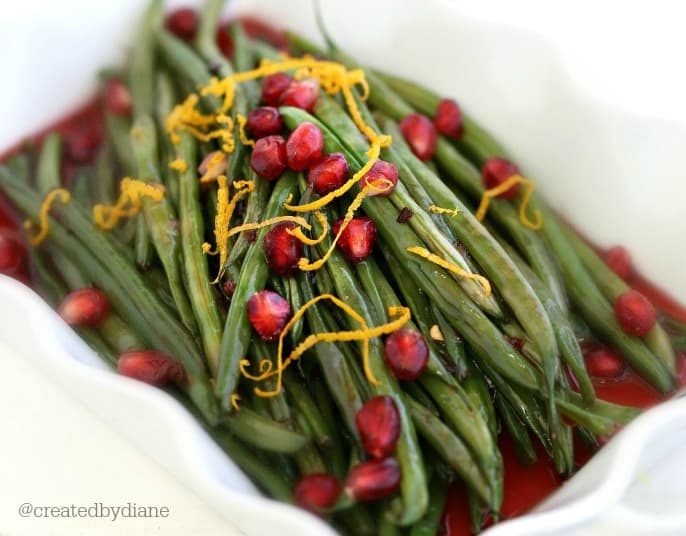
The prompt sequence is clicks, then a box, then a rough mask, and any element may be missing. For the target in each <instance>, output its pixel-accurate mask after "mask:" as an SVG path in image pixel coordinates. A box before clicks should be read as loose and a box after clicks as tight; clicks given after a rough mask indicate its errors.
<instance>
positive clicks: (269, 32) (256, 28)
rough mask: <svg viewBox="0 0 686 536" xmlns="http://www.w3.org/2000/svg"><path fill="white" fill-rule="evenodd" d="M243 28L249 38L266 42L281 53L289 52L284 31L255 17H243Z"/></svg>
mask: <svg viewBox="0 0 686 536" xmlns="http://www.w3.org/2000/svg"><path fill="white" fill-rule="evenodd" d="M241 26H243V30H244V31H245V33H246V34H247V35H248V37H252V38H253V39H259V40H261V41H266V42H267V43H269V44H270V45H272V46H273V47H274V48H278V49H279V50H281V51H288V39H287V38H286V34H285V32H284V31H283V30H279V29H277V28H274V26H271V25H270V24H267V23H265V22H262V21H261V20H259V19H255V18H253V17H241Z"/></svg>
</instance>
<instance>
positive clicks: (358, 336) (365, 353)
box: [240, 294, 411, 398]
mask: <svg viewBox="0 0 686 536" xmlns="http://www.w3.org/2000/svg"><path fill="white" fill-rule="evenodd" d="M325 299H327V300H330V301H332V302H333V303H334V304H335V305H336V306H338V307H339V308H340V309H342V310H343V311H344V312H345V313H346V314H348V315H349V316H351V317H352V318H353V319H354V320H355V321H356V322H358V323H359V324H360V329H359V330H352V331H336V332H324V333H313V334H311V335H308V336H307V337H306V338H305V340H304V341H302V342H300V343H299V344H298V345H297V346H296V347H295V348H294V349H293V351H292V352H291V354H290V355H289V356H288V358H286V359H285V360H284V359H283V341H284V339H285V337H286V335H287V334H288V333H289V331H290V330H291V329H292V328H293V326H294V325H295V324H296V323H297V322H298V321H299V320H300V319H301V318H302V317H303V315H304V314H305V313H306V312H307V310H308V309H309V308H310V307H311V306H313V305H315V304H316V303H317V302H319V301H322V300H325ZM388 315H389V317H397V318H396V319H395V320H392V321H390V322H388V323H386V324H382V325H380V326H376V327H373V328H369V327H368V326H367V324H366V322H365V321H364V319H363V318H362V316H360V315H359V314H358V313H357V312H356V311H355V310H354V309H352V308H351V307H350V306H349V305H347V304H346V303H345V302H343V301H341V300H340V299H338V298H337V297H336V296H333V295H331V294H322V295H320V296H316V297H315V298H312V299H311V300H309V301H308V302H307V303H305V304H304V305H303V306H302V307H301V308H300V309H299V310H298V311H297V312H296V313H295V314H294V315H293V317H292V318H291V319H290V320H289V321H288V323H287V324H286V326H284V329H283V331H282V332H281V335H280V336H279V345H278V350H277V365H276V370H274V367H273V364H272V362H271V360H269V359H263V360H261V361H260V364H259V371H260V374H259V375H252V374H250V373H249V372H248V371H247V367H249V366H250V361H249V360H247V359H243V360H241V363H240V370H241V373H242V374H243V376H245V377H246V378H248V379H251V380H254V381H262V380H265V379H267V378H270V377H272V376H276V377H277V380H276V387H275V388H274V390H272V391H263V390H262V389H260V388H259V387H256V388H255V394H257V395H258V396H261V397H265V398H266V397H273V396H276V395H278V394H279V393H280V392H281V383H282V376H283V371H284V370H285V369H286V368H287V367H288V366H289V365H290V364H291V363H293V362H294V361H296V360H298V359H299V358H300V356H302V354H304V353H305V352H306V351H307V350H309V349H310V348H312V347H313V346H314V345H316V344H317V343H319V342H349V341H362V348H363V349H362V360H363V364H364V373H365V376H366V378H367V380H368V381H369V382H370V383H372V384H374V385H381V383H380V382H379V381H378V380H376V379H375V378H374V375H373V373H372V370H371V365H370V363H369V339H371V338H373V337H380V336H381V335H387V334H389V333H392V332H394V331H396V330H398V329H400V328H401V327H402V326H403V325H405V324H406V323H407V322H408V321H409V320H410V318H411V313H410V309H409V308H408V307H402V306H398V307H389V308H388Z"/></svg>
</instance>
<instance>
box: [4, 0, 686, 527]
mask: <svg viewBox="0 0 686 536" xmlns="http://www.w3.org/2000/svg"><path fill="white" fill-rule="evenodd" d="M189 3H193V2H189ZM2 4H3V5H2V8H3V9H2V10H0V50H3V62H2V63H3V73H4V75H5V77H4V80H5V83H4V84H2V85H0V117H2V121H0V152H1V150H2V149H3V148H6V147H8V146H9V145H11V144H12V143H13V142H15V141H16V140H17V139H18V138H20V137H21V136H23V135H26V134H29V133H31V132H34V131H36V130H37V129H40V128H41V127H43V126H44V125H45V124H47V123H49V122H50V121H52V120H55V119H57V118H59V117H60V116H62V115H63V114H64V112H65V110H69V109H70V108H74V107H76V106H77V105H78V104H79V103H80V102H82V101H83V100H84V99H85V98H86V97H87V96H88V95H89V92H90V91H91V90H92V87H93V75H94V73H95V72H96V71H97V69H98V68H100V67H101V66H102V65H104V64H107V63H109V62H112V61H116V59H117V57H120V56H121V54H122V52H123V51H124V50H125V44H126V43H127V42H128V41H129V39H130V37H131V28H132V27H133V24H132V23H133V22H134V21H135V20H136V17H137V16H138V15H139V14H140V11H141V9H142V4H143V2H140V1H137V0H125V1H120V2H116V3H113V2H108V3H100V2H87V1H85V0H65V1H63V2H60V3H59V4H57V3H50V2H37V1H35V0H26V1H24V2H22V3H14V2H12V3H10V2H2ZM235 4H236V5H235V9H234V11H235V12H240V13H250V14H256V15H259V16H261V17H262V18H264V19H266V20H268V21H272V22H274V23H276V24H279V25H282V26H284V27H291V28H294V29H296V30H299V31H302V32H303V33H305V34H306V35H309V36H310V37H316V35H317V34H316V29H315V25H314V18H313V16H312V10H311V4H310V2H309V0H291V1H289V2H283V1H278V0H244V1H243V0H237V1H236V2H235ZM467 4H468V3H467V2H458V1H456V2H449V1H441V0H432V1H420V0H406V1H397V0H396V1H392V0H377V1H376V2H364V1H362V0H348V1H347V2H334V1H333V0H329V1H322V6H323V11H324V18H325V21H326V24H327V26H328V27H329V29H330V31H331V33H332V35H333V36H334V38H335V39H336V40H337V41H338V42H339V43H340V44H341V45H343V46H344V47H345V48H346V49H347V50H349V51H350V52H351V53H353V54H354V55H356V56H358V57H364V58H365V61H367V62H368V63H369V64H371V65H373V66H376V67H382V68H384V69H387V70H388V71H391V72H394V73H397V74H400V75H407V76H412V77H415V78H418V79H422V80H424V81H425V82H426V83H427V84H428V85H430V86H432V87H434V88H435V89H436V90H439V91H441V92H443V93H445V94H446V95H451V96H455V97H457V98H458V99H459V100H460V102H461V103H462V104H463V105H464V107H465V108H466V109H467V110H469V111H470V112H471V113H472V115H474V116H475V117H476V118H477V119H479V120H480V121H482V122H483V123H484V124H485V125H486V126H487V127H488V128H489V129H491V130H492V131H493V132H494V133H495V134H496V135H497V136H498V137H499V138H500V139H501V140H502V141H503V142H504V143H505V144H506V146H507V148H508V149H509V150H510V152H511V153H512V154H515V155H517V157H518V161H519V163H520V164H521V165H522V167H523V168H524V169H525V171H526V173H527V174H528V175H529V176H531V177H533V178H535V179H536V180H537V181H538V183H539V185H540V188H541V190H542V191H543V193H544V194H545V196H546V197H547V198H548V199H549V200H550V201H551V203H552V204H553V205H554V206H555V208H557V209H558V210H560V212H561V213H562V214H563V215H564V216H567V217H568V218H569V219H570V220H571V221H573V222H574V223H575V224H577V225H578V227H579V228H580V229H581V231H582V232H584V233H585V234H586V235H587V236H589V237H590V238H591V239H593V240H595V241H597V242H598V243H599V244H601V245H610V244H613V243H619V242H621V243H623V244H625V245H626V246H628V247H629V248H630V250H631V251H632V253H633V255H634V257H635V260H636V264H637V266H638V267H639V269H640V270H641V271H643V272H644V273H645V274H646V275H648V276H649V277H651V278H653V279H654V280H656V281H660V282H663V283H665V286H667V285H668V286H669V289H670V293H671V294H672V295H674V296H675V297H677V298H679V299H680V300H681V301H682V302H683V301H686V278H684V277H683V275H682V274H683V269H682V267H683V266H684V264H685V263H686V248H683V247H674V245H676V244H679V243H680V240H681V239H682V237H683V230H684V225H683V223H682V221H683V219H684V216H685V215H686V209H685V208H684V203H683V199H684V197H685V196H684V194H685V193H686V177H685V173H684V166H683V165H682V156H683V139H684V131H685V129H684V121H686V112H684V109H683V104H681V107H679V106H678V105H679V103H681V102H682V100H683V99H682V100H681V101H678V99H677V98H676V97H677V96H680V95H683V91H682V92H678V91H672V92H670V91H666V92H664V91H663V92H661V93H660V94H659V95H660V98H659V99H658V98H657V93H655V92H654V91H655V88H653V87H652V86H651V85H650V84H643V85H641V83H640V80H639V81H637V80H636V79H632V81H633V85H632V86H631V90H630V91H629V93H630V94H631V95H633V96H638V97H643V99H644V100H638V101H636V100H631V99H627V98H626V95H625V94H624V93H621V94H619V93H614V92H613V91H614V89H615V88H616V87H625V86H623V85H622V83H621V82H622V81H623V79H622V77H623V76H626V75H627V72H628V71H627V72H625V70H624V69H622V67H623V66H625V63H623V62H622V61H621V60H622V58H623V56H622V55H621V54H620V55H613V53H615V52H616V50H619V48H617V47H616V46H615V47H614V48H613V47H612V46H610V44H608V43H607V42H606V40H604V39H603V36H605V35H606V34H603V33H602V32H601V31H600V30H602V29H603V28H602V27H601V26H598V27H596V26H597V25H594V24H592V23H589V25H588V26H587V27H586V28H585V30H586V33H585V34H584V38H585V39H584V46H579V47H576V48H575V47H573V46H571V45H570V43H571V41H570V39H568V38H569V35H570V31H569V28H568V26H567V25H565V23H564V22H563V19H564V20H566V21H567V24H572V25H573V24H575V22H574V21H576V23H578V22H579V21H580V20H586V17H587V13H590V11H586V12H584V11H583V10H581V11H579V9H577V10H576V11H575V10H571V9H569V6H567V11H565V10H562V15H563V16H562V17H560V16H558V15H557V14H556V13H553V12H552V11H551V10H550V9H546V6H547V3H544V2H537V1H536V2H534V1H529V2H525V3H524V4H521V3H520V4H518V5H519V9H517V10H516V11H515V10H514V8H513V7H512V6H510V5H509V3H506V2H502V1H497V2H496V1H493V0H492V1H489V2H483V3H479V6H473V5H467ZM232 9H233V8H232ZM536 9H538V10H540V11H539V12H536V13H537V15H536V16H535V17H534V16H529V17H528V18H527V16H526V13H527V12H531V13H534V11H533V10H536ZM588 9H590V7H589V8H588ZM675 9H677V8H676V7H675ZM527 10H529V11H527ZM360 13H364V16H361V15H360ZM629 13H630V15H632V16H634V17H635V18H637V19H640V18H641V17H640V15H641V14H640V13H639V12H637V10H635V9H634V10H632V11H630V12H629ZM595 14H596V17H601V22H603V19H602V16H603V11H598V12H595ZM677 14H678V13H675V16H676V15H677ZM610 15H611V14H610V13H607V14H605V16H606V19H605V20H604V22H605V23H607V22H608V21H610V20H612V19H611V17H610ZM575 17H576V19H575ZM662 18H664V26H663V27H660V28H662V29H663V30H664V29H669V28H670V22H669V17H665V16H664V14H663V17H662ZM660 20H662V19H660ZM569 21H572V22H571V23H569ZM616 26H617V28H618V29H617V35H619V36H622V35H624V34H623V32H622V28H623V27H622V25H621V24H617V25H616ZM660 28H657V29H653V31H654V33H655V36H656V39H657V40H658V43H659V36H660V35H661V34H660ZM565 30H567V31H565ZM36 36H40V38H38V39H37V38H36ZM626 41H627V43H629V40H628V39H627V40H626ZM46 43H49V44H50V46H46ZM589 43H590V44H589ZM681 43H682V44H684V40H683V39H682V41H681ZM615 45H616V43H615ZM627 46H630V45H629V44H627ZM681 50H683V47H682V48H681ZM658 51H661V52H662V57H663V58H664V57H665V54H669V51H667V50H666V49H665V50H662V49H658ZM427 58H430V60H429V59H427ZM597 58H601V59H602V60H603V61H605V62H607V61H608V60H612V61H613V62H614V63H613V66H615V67H616V72H614V73H611V74H608V73H607V70H603V71H602V73H601V70H600V69H599V68H596V67H597V66H598V64H597V63H596V60H597ZM634 59H635V58H634ZM640 59H641V58H639V60H640ZM643 61H644V63H645V68H646V69H650V68H651V67H650V66H651V65H652V64H651V63H650V61H649V58H648V57H646V58H643ZM655 69H656V68H655V66H654V65H653V66H652V70H651V71H650V72H651V74H652V75H653V79H654V78H655V77H656V76H657V77H659V76H665V77H668V76H670V74H669V73H668V72H667V71H666V70H665V71H664V72H662V71H659V70H657V71H656V70H655ZM633 72H635V71H632V73H633ZM612 74H614V76H612ZM673 76H674V77H673V78H665V79H664V84H665V85H669V87H670V88H672V90H674V88H675V87H676V88H677V89H678V88H681V89H684V85H685V84H684V77H679V75H673ZM599 78H600V81H601V83H599V81H598V79H599ZM658 79H659V78H658ZM9 80H11V81H12V82H11V83H8V82H7V81H9ZM636 86H638V88H637V87H636ZM46 88H49V89H46ZM641 91H643V93H642V92H641ZM651 91H653V93H651ZM646 96H649V97H653V96H655V97H654V98H653V101H655V102H652V101H651V100H650V99H646ZM670 98H672V101H671V102H672V103H673V106H670V105H669V103H670V100H669V99H670ZM665 101H666V102H665ZM677 101H678V102H677ZM35 103H40V106H36V105H35ZM672 112H673V115H670V114H671V113H672ZM672 119H674V120H672ZM655 236H659V237H660V240H656V239H655ZM0 304H2V305H1V306H0V340H1V341H3V342H6V343H7V344H8V345H10V346H11V347H12V348H13V349H14V350H16V351H17V352H19V353H21V354H22V355H24V356H26V358H27V359H30V360H32V362H34V363H35V364H36V365H37V366H39V367H40V368H42V369H43V370H46V371H48V372H49V374H50V375H51V376H52V377H53V378H54V380H55V381H57V382H59V383H60V384H62V385H63V386H64V388H65V389H67V390H68V391H69V392H71V393H72V394H73V395H74V396H75V397H76V398H78V399H79V400H81V401H82V402H83V403H84V404H86V405H87V406H88V407H89V408H90V409H91V410H92V411H93V412H94V413H96V414H97V415H99V416H100V417H102V419H103V420H104V421H106V422H108V423H110V424H111V425H112V427H113V428H114V429H116V430H118V431H119V432H120V433H121V434H122V435H123V436H125V437H126V438H128V439H129V440H130V441H131V442H132V443H134V444H135V445H136V446H138V447H139V448H140V449H141V450H143V451H144V452H148V453H153V452H154V453H156V455H155V457H156V459H157V460H158V461H159V463H160V464H161V465H162V466H164V467H165V468H166V469H168V470H169V471H170V472H172V473H173V474H174V475H175V476H176V477H177V478H178V479H179V480H181V481H182V482H184V483H185V484H186V485H187V486H189V487H190V488H191V489H193V490H194V491H196V492H197V493H198V494H199V495H200V496H201V497H203V498H204V499H205V500H206V501H207V503H208V504H210V505H212V506H213V507H214V508H216V509H217V512H219V513H220V514H221V515H224V516H226V517H227V519H230V520H231V522H232V523H234V524H235V525H236V526H238V527H239V528H240V529H241V530H243V531H244V532H245V533H246V534H254V535H261V534H267V533H273V532H274V531H275V530H278V531H279V532H280V533H282V534H298V535H308V534H311V535H315V534H317V535H324V534H332V531H331V530H330V529H328V528H327V527H326V526H325V525H324V524H323V523H322V522H320V521H319V520H317V519H315V518H314V517H311V516H309V515H307V514H304V513H303V512H301V511H299V510H297V509H295V508H291V507H289V506H285V505H281V504H277V503H274V502H272V501H268V500H266V499H264V498H261V497H260V496H259V495H258V494H257V493H256V491H255V489H254V487H253V486H252V485H251V484H250V483H249V481H247V480H246V478H245V477H244V476H243V475H242V474H241V473H240V471H238V470H237V469H236V467H235V466H234V465H233V463H232V462H231V461H230V460H228V459H227V458H226V457H225V456H224V455H223V454H222V453H221V452H220V451H219V450H218V449H217V448H216V447H215V446H214V444H213V443H212V442H211V440H210V439H209V438H208V437H207V436H206V435H205V434H204V433H203V431H202V430H201V429H200V427H199V426H198V425H197V424H196V423H195V422H194V421H193V420H192V418H191V417H189V416H188V415H187V414H186V413H185V411H184V410H183V409H182V408H181V407H180V406H179V405H178V404H177V403H176V402H174V401H173V400H171V399H170V398H168V397H167V396H166V395H164V394H163V393H161V392H159V391H157V390H154V389H151V388H148V387H146V386H144V385H141V384H139V383H136V382H133V381H130V380H127V379H126V378H122V377H119V376H117V375H115V374H112V373H110V372H109V371H107V370H106V368H105V367H104V366H103V365H102V364H101V363H100V362H99V361H98V359H97V357H96V356H95V355H94V354H93V353H92V352H91V351H90V350H89V349H88V348H87V347H86V346H85V345H84V344H83V343H82V342H81V341H80V340H79V339H78V338H77V337H76V336H74V335H73V333H72V332H71V331H70V330H69V329H68V328H66V326H65V325H64V324H63V323H62V322H61V321H60V320H59V318H57V316H56V315H55V314H54V313H53V312H52V311H51V310H50V309H49V308H48V307H47V306H46V305H45V304H43V303H42V302H41V300H40V299H39V298H38V297H37V296H36V295H35V294H33V293H32V292H31V291H30V290H28V289H26V288H25V287H23V286H21V285H20V284H18V283H16V282H14V281H12V280H9V279H7V278H1V279H0ZM24 319H30V322H26V321H24ZM39 335H40V336H39ZM132 415H136V419H135V420H133V419H131V416H132ZM150 423H156V426H154V427H152V426H150ZM162 445H164V447H165V448H164V449H162V448H161V446H162ZM684 445H686V403H685V402H684V401H683V400H677V401H673V402H670V403H668V404H664V405H663V406H661V407H659V408H656V409H654V410H652V411H650V412H648V413H646V414H645V415H644V416H642V417H640V418H639V419H637V420H636V421H635V422H634V423H632V424H631V425H630V426H628V427H627V428H626V429H625V430H624V431H622V432H621V433H620V434H619V435H618V436H617V437H616V438H615V439H613V440H612V441H611V442H610V444H609V445H608V446H607V447H606V448H605V449H603V451H602V452H601V453H600V454H599V455H598V456H597V457H596V458H594V459H593V460H592V461H591V462H590V463H589V464H588V465H587V466H586V467H585V468H584V469H583V470H582V471H580V472H579V473H578V474H577V475H576V476H575V477H574V478H573V479H572V480H571V481H570V482H569V483H568V484H566V485H565V486H564V487H563V488H562V489H561V490H560V491H559V492H558V493H556V494H555V495H553V496H552V497H551V498H549V499H548V500H547V501H545V502H544V503H543V504H542V505H541V506H539V508H537V510H536V512H535V513H531V514H529V515H526V516H523V517H521V518H519V519H516V520H513V521H509V522H506V523H502V524H500V525H498V526H497V527H495V528H493V529H490V531H489V534H493V535H499V536H511V535H515V534H517V535H532V534H563V533H564V534H571V533H573V531H574V530H577V529H578V530H581V529H580V528H582V529H583V531H584V533H592V531H594V530H595V531H597V532H593V533H597V534H601V533H605V531H607V532H609V531H610V530H612V531H614V532H617V531H618V530H619V531H620V532H621V533H624V534H629V533H631V534H644V533H650V534H656V533H659V534H667V533H674V534H678V533H683V532H686V517H685V516H684V515H683V514H681V513H680V509H681V505H682V504H683V503H682V502H681V503H680V501H678V500H676V499H677V498H679V497H683V496H684V495H686V485H684V484H680V483H681V482H685V481H686V479H685V478H684V477H685V476H686V474H684V471H685V469H684V466H685V464H684V463H683V462H684V461H685V456H684V455H680V453H679V449H678V447H682V450H683V446H684ZM160 453H163V454H162V455H160ZM637 475H639V476H640V477H641V479H640V480H641V481H642V482H644V483H645V482H648V483H649V484H645V486H643V487H641V486H640V485H637V484H636V478H637ZM598 520H601V521H600V522H598ZM594 522H595V524H593V523H594ZM593 527H595V528H593Z"/></svg>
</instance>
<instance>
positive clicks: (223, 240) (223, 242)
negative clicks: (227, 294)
mask: <svg viewBox="0 0 686 536" xmlns="http://www.w3.org/2000/svg"><path fill="white" fill-rule="evenodd" d="M217 184H218V185H219V189H218V190H217V215H216V216H215V218H214V238H215V242H216V245H215V249H214V251H212V249H211V246H210V245H209V244H208V243H207V242H205V243H204V244H203V245H202V252H203V253H205V254H210V255H217V254H218V255H219V273H218V274H217V277H216V279H215V280H214V281H213V283H217V282H218V281H219V279H220V278H221V276H222V275H223V274H224V263H225V262H226V259H227V258H228V256H229V249H228V238H229V226H230V224H231V218H232V217H233V213H234V210H235V209H236V205H237V204H238V202H239V201H240V200H241V199H243V198H244V197H245V196H246V195H248V194H249V193H250V192H252V191H253V190H254V189H255V183H254V182H252V181H235V182H234V183H233V187H234V188H235V189H236V191H235V192H234V194H233V197H231V199H229V181H228V179H227V178H226V175H219V176H218V177H217Z"/></svg>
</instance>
